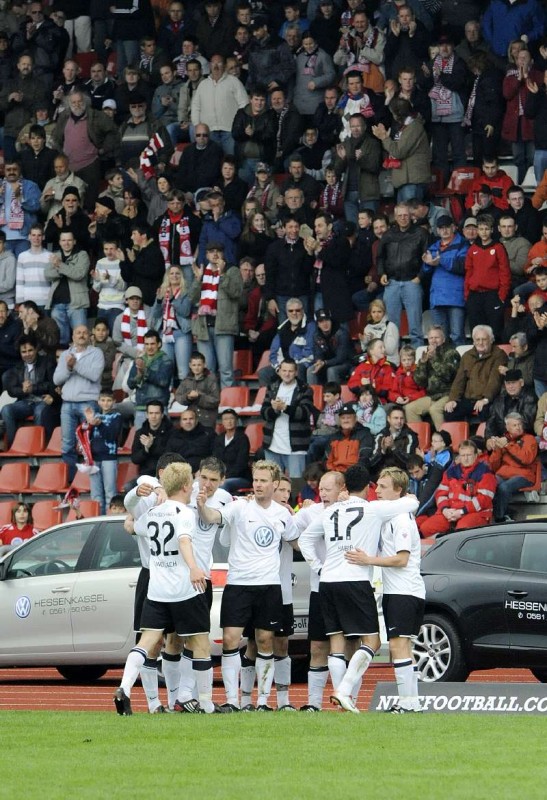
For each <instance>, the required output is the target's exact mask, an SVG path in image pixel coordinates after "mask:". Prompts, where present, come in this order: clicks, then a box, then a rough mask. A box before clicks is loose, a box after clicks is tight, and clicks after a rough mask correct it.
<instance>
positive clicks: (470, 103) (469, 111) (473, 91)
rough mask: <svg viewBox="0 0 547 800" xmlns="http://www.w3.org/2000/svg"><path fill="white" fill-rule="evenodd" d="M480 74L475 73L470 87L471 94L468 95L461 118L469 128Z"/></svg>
mask: <svg viewBox="0 0 547 800" xmlns="http://www.w3.org/2000/svg"><path fill="white" fill-rule="evenodd" d="M480 77H481V76H480V75H477V77H476V78H475V80H474V81H473V88H472V89H471V94H470V95H469V100H468V103H467V109H466V111H465V116H464V118H463V121H464V124H465V125H467V126H468V127H469V128H470V127H471V123H472V121H473V111H474V110H475V102H476V100H477V86H478V85H479V79H480Z"/></svg>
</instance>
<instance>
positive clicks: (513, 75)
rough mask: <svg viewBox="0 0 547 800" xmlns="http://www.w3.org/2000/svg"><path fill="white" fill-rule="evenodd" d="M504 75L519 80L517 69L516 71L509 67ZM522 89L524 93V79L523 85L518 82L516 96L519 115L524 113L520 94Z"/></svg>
mask: <svg viewBox="0 0 547 800" xmlns="http://www.w3.org/2000/svg"><path fill="white" fill-rule="evenodd" d="M506 77H507V78H517V80H520V79H519V71H518V69H509V70H507V73H506ZM522 91H524V93H526V81H524V86H523V85H522V84H520V82H519V90H518V94H517V97H518V100H519V117H522V115H523V114H524V106H523V104H522V94H521V92H522Z"/></svg>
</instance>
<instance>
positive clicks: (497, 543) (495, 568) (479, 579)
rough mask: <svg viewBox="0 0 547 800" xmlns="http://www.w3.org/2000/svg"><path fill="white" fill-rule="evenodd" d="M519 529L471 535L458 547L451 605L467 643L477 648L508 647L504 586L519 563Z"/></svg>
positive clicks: (452, 578)
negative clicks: (456, 613)
mask: <svg viewBox="0 0 547 800" xmlns="http://www.w3.org/2000/svg"><path fill="white" fill-rule="evenodd" d="M522 538H523V537H522V536H521V535H520V534H518V532H514V533H513V532H507V533H498V532H496V533H492V534H488V535H478V536H471V537H470V538H469V539H467V540H466V541H465V542H464V543H463V544H462V546H461V547H460V549H459V551H458V554H457V559H458V563H459V565H460V566H459V568H458V570H457V575H454V576H451V580H452V582H453V588H452V605H453V607H454V608H455V609H456V610H457V612H458V616H459V621H460V626H461V628H462V630H464V631H465V633H466V637H467V638H468V640H469V643H470V645H471V646H472V647H473V648H476V649H477V650H480V651H485V650H489V649H496V650H498V649H499V648H507V649H509V647H510V633H509V625H508V619H507V614H506V609H505V600H506V597H507V586H508V582H509V581H510V578H511V575H512V573H513V571H514V569H515V567H517V566H518V564H519V563H520V552H521V547H522Z"/></svg>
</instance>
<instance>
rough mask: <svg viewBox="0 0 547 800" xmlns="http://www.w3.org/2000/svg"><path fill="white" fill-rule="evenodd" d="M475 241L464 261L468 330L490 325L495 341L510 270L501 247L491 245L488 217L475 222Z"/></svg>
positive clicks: (490, 226) (507, 289)
mask: <svg viewBox="0 0 547 800" xmlns="http://www.w3.org/2000/svg"><path fill="white" fill-rule="evenodd" d="M477 225H478V230H479V238H478V239H477V241H476V242H475V243H474V244H472V245H471V247H470V248H469V250H468V251H467V255H466V257H465V284H464V297H465V301H466V306H467V319H468V321H469V327H470V328H471V330H473V328H474V327H475V326H476V325H480V324H483V323H485V324H487V325H490V327H491V328H492V330H493V331H494V336H495V338H496V340H497V341H499V340H500V338H501V335H502V332H503V323H504V304H505V301H506V300H507V297H508V295H509V292H510V291H511V269H510V267H509V258H508V256H507V251H506V249H505V247H504V246H503V245H502V244H500V243H499V242H494V240H493V238H492V234H493V231H494V220H493V218H492V217H491V216H490V214H481V215H480V216H479V218H478V219H477Z"/></svg>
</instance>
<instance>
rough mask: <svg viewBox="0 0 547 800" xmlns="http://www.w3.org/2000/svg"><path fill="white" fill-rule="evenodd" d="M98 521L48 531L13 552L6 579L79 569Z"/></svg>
mask: <svg viewBox="0 0 547 800" xmlns="http://www.w3.org/2000/svg"><path fill="white" fill-rule="evenodd" d="M94 527H95V522H89V523H87V524H86V523H83V524H82V525H73V526H70V527H68V528H63V529H60V530H57V531H51V532H50V533H45V534H43V535H42V536H39V537H38V538H36V539H29V541H28V543H27V544H26V545H25V546H24V547H21V548H20V549H19V550H17V552H15V553H14V554H13V558H12V559H11V562H10V565H9V567H8V571H7V574H6V579H7V580H13V579H14V578H28V577H33V576H34V575H64V574H67V573H70V572H74V571H75V570H76V565H77V563H78V559H79V558H80V554H81V552H82V550H83V548H84V545H85V543H86V542H87V539H88V537H89V534H90V533H91V531H92V530H93V528H94Z"/></svg>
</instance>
